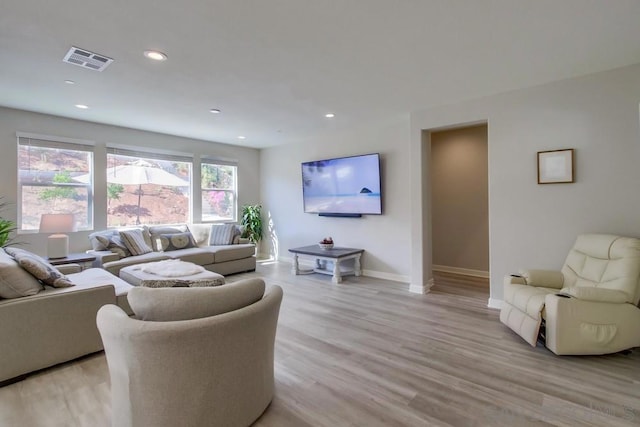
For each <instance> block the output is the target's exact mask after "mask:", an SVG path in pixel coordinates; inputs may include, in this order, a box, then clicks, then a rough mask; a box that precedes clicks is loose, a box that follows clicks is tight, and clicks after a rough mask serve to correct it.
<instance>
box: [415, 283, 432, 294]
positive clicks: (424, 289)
mask: <svg viewBox="0 0 640 427" xmlns="http://www.w3.org/2000/svg"><path fill="white" fill-rule="evenodd" d="M432 286H433V279H429V281H428V282H427V283H425V284H423V285H416V284H413V283H411V284H410V285H409V292H411V293H413V294H428V293H429V291H430V290H431V287H432Z"/></svg>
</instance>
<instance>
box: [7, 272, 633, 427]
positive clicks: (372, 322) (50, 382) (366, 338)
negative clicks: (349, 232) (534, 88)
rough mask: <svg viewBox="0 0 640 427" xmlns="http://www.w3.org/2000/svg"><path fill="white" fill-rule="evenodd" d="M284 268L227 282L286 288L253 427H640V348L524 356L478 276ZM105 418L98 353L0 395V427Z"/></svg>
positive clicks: (105, 383) (534, 351) (96, 422)
mask: <svg viewBox="0 0 640 427" xmlns="http://www.w3.org/2000/svg"><path fill="white" fill-rule="evenodd" d="M289 271H290V265H288V264H277V263H274V264H263V265H260V266H259V267H258V270H257V273H253V274H247V275H234V276H230V277H229V278H228V280H229V281H235V280H239V279H241V278H243V277H248V276H252V275H255V274H258V275H261V276H262V277H264V278H265V281H266V282H267V284H268V285H273V284H278V285H280V286H282V287H283V288H284V300H283V303H282V308H281V311H280V321H279V326H278V333H277V339H276V357H275V372H276V394H275V398H274V400H273V402H272V403H271V405H270V406H269V408H268V409H267V411H266V412H265V413H264V414H263V416H262V417H261V418H260V419H259V420H258V421H257V422H256V423H255V426H259V427H266V426H278V427H288V426H291V427H293V426H295V427H304V426H367V427H371V426H530V425H536V426H539V425H543V426H544V425H550V426H551V425H554V426H578V425H584V426H632V425H635V426H637V425H640V349H637V350H636V351H635V352H632V353H631V354H615V355H609V356H598V357H592V356H587V357H558V356H555V355H554V354H553V353H551V352H550V351H548V350H546V349H545V348H544V347H542V346H540V345H539V346H538V347H536V348H533V347H531V346H529V345H528V344H527V343H525V342H524V341H523V340H522V339H521V338H520V337H518V336H517V335H516V334H514V333H513V332H511V331H510V330H509V329H508V328H506V327H505V326H503V325H502V324H501V323H500V322H499V320H498V311H496V310H491V309H488V308H487V307H486V305H487V299H488V285H487V282H486V280H483V279H469V278H464V277H462V276H453V275H447V274H444V273H442V274H439V275H437V276H436V278H435V285H434V287H433V288H432V292H431V293H429V294H427V295H416V294H411V293H409V292H408V290H407V289H408V285H406V284H401V283H396V282H390V281H386V280H380V279H374V278H369V277H359V278H356V277H345V278H344V282H343V283H342V284H341V285H333V284H332V283H331V277H329V276H324V275H319V274H315V275H307V276H292V275H291V274H290V273H289ZM212 404H215V403H213V402H212ZM110 411H111V409H110V399H109V378H108V371H107V365H106V361H105V358H104V355H103V354H102V353H98V354H96V355H91V356H88V357H85V358H83V359H80V360H78V361H74V362H70V363H67V364H63V365H59V366H57V367H54V368H51V369H47V370H44V371H41V372H39V373H37V374H35V375H32V376H30V377H28V378H27V379H26V380H24V381H21V382H19V383H16V384H12V385H9V386H6V387H3V388H0V426H3V427H4V426H7V427H8V426H11V427H13V426H21V427H22V426H29V427H31V426H34V427H36V426H91V427H93V426H108V425H110ZM211 425H212V426H213V425H215V423H213V422H212V424H211Z"/></svg>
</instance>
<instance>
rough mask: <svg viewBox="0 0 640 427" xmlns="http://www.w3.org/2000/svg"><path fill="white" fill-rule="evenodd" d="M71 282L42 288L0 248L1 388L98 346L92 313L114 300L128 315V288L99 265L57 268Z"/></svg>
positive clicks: (129, 310) (99, 346)
mask: <svg viewBox="0 0 640 427" xmlns="http://www.w3.org/2000/svg"><path fill="white" fill-rule="evenodd" d="M59 270H60V272H61V273H64V274H65V275H66V277H67V278H68V279H69V281H70V282H71V283H73V285H74V286H70V287H62V288H54V287H51V286H44V285H42V284H41V283H40V281H38V279H36V278H35V277H34V276H33V275H31V274H30V273H28V272H27V271H26V270H24V269H23V268H22V267H21V266H20V265H19V264H18V262H17V261H16V260H14V258H12V257H11V256H9V255H8V254H7V253H6V252H5V250H4V249H1V248H0V324H1V325H2V327H1V328H0V342H2V347H1V349H0V360H2V363H0V386H1V385H3V383H10V382H12V381H13V380H15V379H20V378H21V377H22V376H24V375H25V374H27V373H29V372H33V371H37V370H39V369H43V368H47V367H50V366H53V365H56V364H58V363H63V362H66V361H69V360H73V359H76V358H78V357H80V356H84V355H86V354H90V353H94V352H97V351H100V350H102V348H103V347H102V340H101V339H100V334H99V333H98V329H97V327H96V314H97V313H98V309H100V307H102V306H103V305H105V304H117V305H118V306H119V307H120V308H122V309H123V310H124V311H125V312H126V313H128V314H132V313H133V312H132V311H131V307H130V306H129V303H128V302H127V293H128V292H129V289H131V286H130V285H129V284H128V283H126V282H125V281H123V280H121V279H119V278H118V277H115V276H114V275H113V274H111V273H109V272H107V271H105V270H102V269H98V268H90V269H87V270H84V271H80V267H79V266H63V267H60V268H59Z"/></svg>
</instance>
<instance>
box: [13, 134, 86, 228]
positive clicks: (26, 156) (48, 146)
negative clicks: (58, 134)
mask: <svg viewBox="0 0 640 427" xmlns="http://www.w3.org/2000/svg"><path fill="white" fill-rule="evenodd" d="M92 169H93V146H91V145H83V144H79V143H70V142H62V141H49V140H45V139H37V138H30V137H26V136H21V135H18V201H19V206H18V209H19V212H18V230H20V231H37V230H38V229H39V228H40V216H41V215H42V214H45V213H46V214H48V213H72V214H74V215H75V221H76V227H77V229H78V230H90V229H92V228H93V187H92V186H93V174H92Z"/></svg>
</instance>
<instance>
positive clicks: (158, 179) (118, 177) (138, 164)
mask: <svg viewBox="0 0 640 427" xmlns="http://www.w3.org/2000/svg"><path fill="white" fill-rule="evenodd" d="M74 179H75V180H77V181H79V182H88V181H89V174H86V175H80V176H76V177H75V178H74ZM107 182H108V183H109V184H121V185H137V186H138V210H137V218H136V224H140V198H141V196H142V186H143V185H145V184H157V185H164V186H169V187H188V186H189V182H188V181H185V180H183V179H182V178H179V177H177V176H176V175H173V174H172V173H169V172H167V171H165V170H164V169H161V168H159V167H156V166H154V165H153V164H151V163H149V162H147V161H146V160H136V161H135V162H133V163H128V164H126V165H120V166H114V167H110V168H107Z"/></svg>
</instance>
